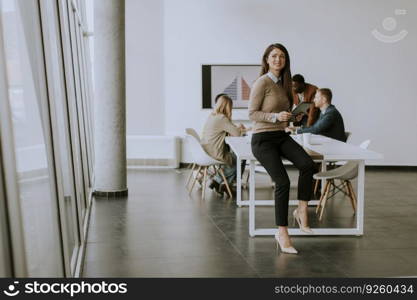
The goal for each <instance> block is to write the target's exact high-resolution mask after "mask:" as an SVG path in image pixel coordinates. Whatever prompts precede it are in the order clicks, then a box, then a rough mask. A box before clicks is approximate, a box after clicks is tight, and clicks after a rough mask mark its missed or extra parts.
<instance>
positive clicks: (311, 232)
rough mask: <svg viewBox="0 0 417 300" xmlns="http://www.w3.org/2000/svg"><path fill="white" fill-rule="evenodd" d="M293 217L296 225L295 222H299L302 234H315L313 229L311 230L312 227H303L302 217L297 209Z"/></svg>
mask: <svg viewBox="0 0 417 300" xmlns="http://www.w3.org/2000/svg"><path fill="white" fill-rule="evenodd" d="M292 215H293V216H294V223H295V221H297V223H298V226H299V227H300V230H301V231H302V232H305V233H308V234H313V230H311V228H310V227H308V226H303V225H302V223H301V217H300V215H299V214H298V211H297V210H296V209H295V210H294V212H293V213H292Z"/></svg>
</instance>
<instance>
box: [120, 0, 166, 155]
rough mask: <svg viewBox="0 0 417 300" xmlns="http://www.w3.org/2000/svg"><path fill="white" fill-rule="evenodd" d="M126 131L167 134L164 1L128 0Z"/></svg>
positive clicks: (128, 132)
mask: <svg viewBox="0 0 417 300" xmlns="http://www.w3.org/2000/svg"><path fill="white" fill-rule="evenodd" d="M125 5H126V14H125V18H126V28H125V30H126V33H125V34H126V97H127V102H126V110H127V114H126V117H127V128H126V130H127V135H128V147H129V136H134V135H157V134H164V128H165V116H164V114H165V108H164V97H163V95H164V76H163V71H164V69H163V66H164V61H163V45H164V41H163V23H164V21H163V18H162V13H163V1H162V0H126V4H125Z"/></svg>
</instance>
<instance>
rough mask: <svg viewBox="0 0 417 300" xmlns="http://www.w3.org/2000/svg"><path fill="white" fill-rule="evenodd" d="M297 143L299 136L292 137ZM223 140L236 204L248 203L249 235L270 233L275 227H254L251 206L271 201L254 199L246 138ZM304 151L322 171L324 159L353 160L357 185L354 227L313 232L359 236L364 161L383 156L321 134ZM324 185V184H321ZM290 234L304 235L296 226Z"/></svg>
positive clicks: (252, 168) (252, 167) (251, 159)
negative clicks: (230, 156)
mask: <svg viewBox="0 0 417 300" xmlns="http://www.w3.org/2000/svg"><path fill="white" fill-rule="evenodd" d="M292 137H293V138H294V140H295V141H297V142H298V143H299V144H302V143H301V142H300V140H301V136H292ZM226 143H227V144H228V145H229V146H230V148H231V150H232V151H233V152H234V153H235V155H236V158H237V160H236V166H237V176H236V177H237V178H236V204H237V205H238V206H239V207H241V206H244V205H245V206H246V205H249V235H250V236H256V235H274V234H275V233H276V231H277V228H276V227H275V228H256V227H255V208H256V205H274V204H275V202H274V200H256V199H255V188H256V187H255V162H256V161H257V160H256V158H255V156H254V155H253V154H252V150H251V143H250V137H249V136H248V137H227V138H226ZM304 148H305V149H306V151H307V152H308V153H309V152H310V153H309V154H310V156H311V157H312V158H313V160H314V161H320V162H322V171H325V170H326V164H327V162H332V161H357V162H358V164H359V167H358V168H359V169H358V184H357V189H356V198H357V208H356V209H357V211H356V227H353V228H312V230H313V232H314V235H363V223H364V222H363V221H364V203H365V197H364V190H365V160H377V159H382V158H383V155H382V154H380V153H377V152H374V151H370V150H366V149H362V148H360V147H359V146H355V145H352V144H346V143H343V142H340V141H337V140H334V139H331V138H328V137H324V136H321V135H311V138H310V144H308V145H304ZM242 160H246V161H247V162H248V163H249V200H242V174H241V162H242ZM322 186H324V184H322ZM317 203H318V201H317V200H311V201H309V205H314V204H317ZM297 204H298V201H297V200H290V205H297ZM288 232H289V234H290V235H307V234H306V233H304V232H302V231H301V230H300V229H299V228H289V229H288Z"/></svg>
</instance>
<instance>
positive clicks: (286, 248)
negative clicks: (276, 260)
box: [275, 232, 298, 254]
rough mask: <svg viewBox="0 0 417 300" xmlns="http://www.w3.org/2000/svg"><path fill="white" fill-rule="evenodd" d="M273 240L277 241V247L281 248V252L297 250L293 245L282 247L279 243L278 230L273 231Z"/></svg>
mask: <svg viewBox="0 0 417 300" xmlns="http://www.w3.org/2000/svg"><path fill="white" fill-rule="evenodd" d="M275 240H276V241H277V249H278V248H281V252H282V253H289V254H297V253H298V251H297V250H296V249H295V248H294V247H292V246H291V247H284V246H282V245H281V242H280V239H279V234H278V232H277V233H275Z"/></svg>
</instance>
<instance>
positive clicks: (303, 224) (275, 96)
mask: <svg viewBox="0 0 417 300" xmlns="http://www.w3.org/2000/svg"><path fill="white" fill-rule="evenodd" d="M260 75H261V76H260V77H259V78H258V79H257V80H256V81H255V83H254V85H253V87H252V91H251V94H250V103H249V118H250V119H251V120H252V121H254V126H253V135H252V142H251V145H252V152H253V154H254V156H255V157H256V159H257V160H258V161H259V162H260V163H261V164H262V166H263V167H264V168H265V169H266V171H267V172H268V174H269V175H270V176H271V178H272V180H273V181H274V182H275V183H276V188H275V220H276V225H277V226H278V231H277V233H276V234H275V239H276V240H277V246H278V245H279V246H280V247H281V251H282V252H284V253H294V254H296V253H297V250H296V249H295V248H294V247H293V246H292V243H291V239H290V237H289V235H288V202H289V193H290V180H289V177H288V174H287V172H286V170H285V167H284V165H283V163H282V159H283V158H285V159H288V160H289V161H291V162H292V163H293V164H294V166H295V167H296V168H297V169H298V170H299V179H298V200H299V202H298V208H297V209H296V210H295V211H294V218H295V219H296V220H297V222H298V225H299V226H300V229H301V230H302V231H304V232H306V233H312V231H311V229H310V228H309V227H308V217H307V204H308V201H309V200H310V199H311V191H312V184H313V173H314V170H315V165H314V162H313V160H312V159H311V158H310V156H309V155H308V154H307V153H306V152H305V151H304V149H303V148H302V147H301V146H300V145H298V144H297V143H296V142H295V141H294V140H293V139H292V138H291V136H290V135H289V134H288V133H286V132H285V128H286V127H287V126H288V121H289V120H290V119H291V117H292V114H291V113H289V110H290V108H291V107H292V105H293V103H292V102H293V100H292V81H291V70H290V57H289V55H288V51H287V49H286V48H285V47H284V46H283V45H281V44H272V45H270V46H268V47H267V48H266V50H265V52H264V55H263V57H262V70H261V74H260Z"/></svg>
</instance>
